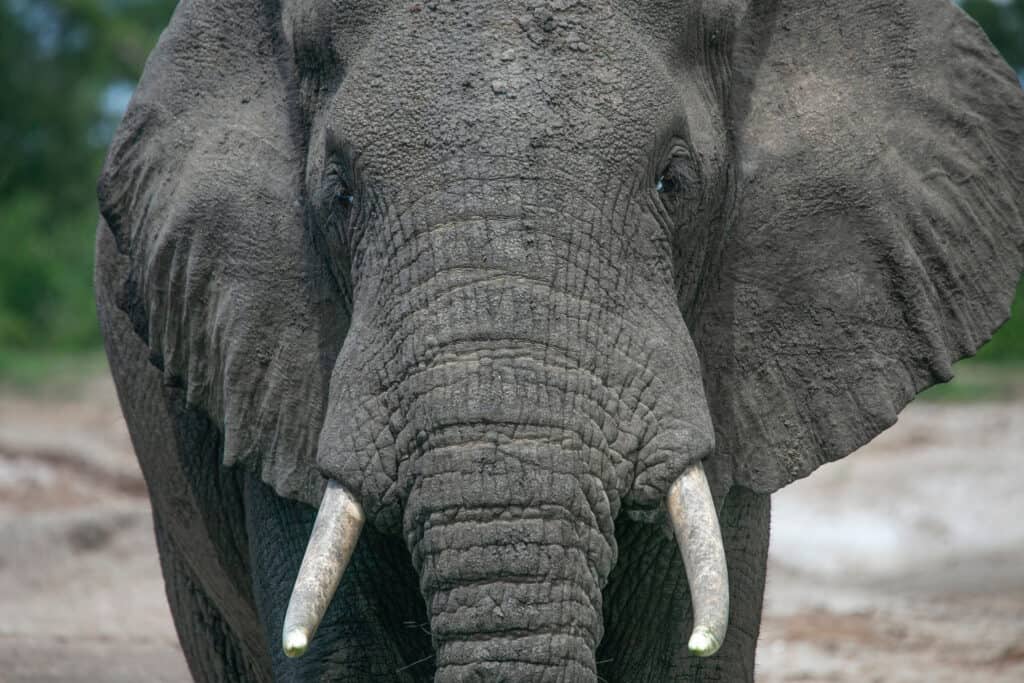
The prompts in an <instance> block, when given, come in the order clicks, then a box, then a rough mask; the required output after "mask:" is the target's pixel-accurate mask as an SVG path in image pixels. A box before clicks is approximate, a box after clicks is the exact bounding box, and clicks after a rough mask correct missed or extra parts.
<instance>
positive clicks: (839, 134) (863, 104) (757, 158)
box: [697, 0, 1024, 492]
mask: <svg viewBox="0 0 1024 683" xmlns="http://www.w3.org/2000/svg"><path fill="white" fill-rule="evenodd" d="M744 34H745V35H744V40H743V41H742V42H741V47H740V48H739V49H738V51H737V54H736V66H735V69H736V71H735V76H736V79H735V88H736V93H735V96H736V97H735V101H734V104H735V112H736V114H735V122H734V126H735V130H736V131H737V146H738V155H739V162H740V171H739V187H738V193H739V206H738V216H737V220H736V223H735V224H734V226H733V228H732V231H731V233H729V234H728V235H727V236H726V238H725V246H724V247H723V253H722V257H721V263H720V267H719V270H718V276H717V281H716V282H714V284H713V285H712V287H711V289H710V291H709V292H708V293H707V298H706V299H705V301H706V304H705V307H704V310H703V312H702V314H701V318H700V320H699V322H698V329H697V338H698V344H699V346H700V349H701V353H702V357H703V361H704V366H705V372H706V375H707V382H708V384H709V387H708V389H709V392H708V393H709V398H710V400H711V402H712V410H713V413H714V416H715V420H716V423H717V424H718V425H719V429H720V433H719V434H718V440H719V446H720V448H721V449H722V451H723V452H724V453H728V454H729V455H730V456H731V458H732V461H733V477H734V480H735V481H736V482H737V483H739V484H742V485H744V486H746V487H749V488H751V489H754V490H756V491H759V492H770V491H774V490H776V489H778V488H780V487H781V486H784V485H785V484H787V483H789V482H791V481H793V480H794V479H797V478H800V477H803V476H806V475H807V474H809V473H810V472H812V471H813V470H814V469H815V468H817V467H818V466H819V465H821V464H823V463H825V462H828V461H830V460H834V459H836V458H839V457H842V456H844V455H846V454H847V453H849V452H851V451H853V450H854V449H856V448H858V447H859V446H861V445H862V444H864V443H866V442H867V441H868V440H870V439H871V438H872V437H874V436H875V435H876V434H877V433H879V432H880V431H881V430H883V429H885V428H886V427H888V426H890V425H891V424H893V422H895V420H896V414H897V413H898V411H899V410H900V409H901V408H902V407H903V406H904V405H905V404H906V403H907V402H908V401H909V400H910V399H911V398H912V397H913V396H914V394H915V393H916V392H918V391H921V390H922V389H924V388H926V387H928V386H929V385H931V384H933V383H936V382H942V381H946V380H948V379H949V378H950V377H951V376H952V374H951V369H950V365H951V363H953V362H954V361H956V360H958V359H959V358H962V357H963V356H966V355H970V354H972V353H974V352H975V351H976V350H977V349H978V347H979V346H980V345H981V344H983V343H984V342H985V341H987V340H988V338H989V337H990V335H991V334H992V333H993V331H994V330H995V329H996V328H997V327H998V326H999V325H1000V324H1002V322H1003V321H1004V320H1005V319H1006V317H1007V316H1008V313H1009V304H1010V301H1011V298H1012V295H1013V292H1014V289H1015V286H1016V284H1017V281H1018V277H1019V276H1020V272H1021V265H1022V249H1024V151H1022V150H1024V93H1022V92H1021V89H1020V86H1019V84H1018V83H1017V79H1016V77H1015V75H1014V74H1013V72H1012V71H1011V70H1010V69H1009V67H1007V65H1006V64H1005V63H1003V61H1002V60H1001V59H1000V57H999V56H998V54H997V53H996V51H995V50H994V49H993V48H992V46H991V45H990V44H989V43H988V41H987V40H986V38H985V36H984V35H983V34H982V33H981V31H980V30H979V29H978V27H977V26H976V25H974V23H973V22H972V21H971V20H970V19H968V18H967V17H966V16H965V15H964V14H963V13H962V12H960V10H958V9H957V8H955V7H954V6H953V5H952V4H951V3H949V2H946V1H945V0H909V1H902V2H884V3H869V4H867V5H865V4H863V3H850V2H840V1H836V0H827V1H819V2H806V3H805V2H797V1H796V0H771V1H769V2H762V3H758V4H756V5H755V7H754V8H753V9H752V10H751V13H750V15H749V16H748V17H747V20H746V24H745V27H744Z"/></svg>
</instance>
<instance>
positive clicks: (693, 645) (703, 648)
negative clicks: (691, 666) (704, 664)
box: [688, 628, 720, 657]
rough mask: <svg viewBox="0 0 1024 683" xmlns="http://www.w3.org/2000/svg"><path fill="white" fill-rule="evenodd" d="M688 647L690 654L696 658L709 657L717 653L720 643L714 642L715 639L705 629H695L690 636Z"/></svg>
mask: <svg viewBox="0 0 1024 683" xmlns="http://www.w3.org/2000/svg"><path fill="white" fill-rule="evenodd" d="M688 647H689V648H690V652H692V653H693V654H695V655H697V656H698V657H710V656H711V655H713V654H715V653H716V652H718V648H719V647H720V643H719V642H718V641H717V640H715V637H714V636H713V635H711V632H710V631H709V630H707V629H706V628H697V629H694V631H693V635H691V636H690V643H689V646H688Z"/></svg>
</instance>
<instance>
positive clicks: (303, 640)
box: [283, 628, 309, 657]
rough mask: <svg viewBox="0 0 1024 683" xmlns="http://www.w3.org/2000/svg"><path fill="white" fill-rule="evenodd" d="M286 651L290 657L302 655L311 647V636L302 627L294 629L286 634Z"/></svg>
mask: <svg viewBox="0 0 1024 683" xmlns="http://www.w3.org/2000/svg"><path fill="white" fill-rule="evenodd" d="M283 646H284V653H285V654H286V655H288V656H289V657H301V656H302V655H304V654H306V649H307V648H308V647H309V637H308V636H307V635H306V632H305V631H303V630H302V629H298V628H295V629H292V630H291V631H288V633H286V634H285V635H284V642H283Z"/></svg>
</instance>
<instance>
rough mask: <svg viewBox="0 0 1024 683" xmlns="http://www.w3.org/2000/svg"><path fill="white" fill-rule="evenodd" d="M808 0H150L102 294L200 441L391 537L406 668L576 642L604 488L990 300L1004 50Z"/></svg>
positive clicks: (963, 33) (851, 372) (118, 156)
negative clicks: (197, 419) (204, 421)
mask: <svg viewBox="0 0 1024 683" xmlns="http://www.w3.org/2000/svg"><path fill="white" fill-rule="evenodd" d="M847 5H848V3H839V2H835V3H833V2H824V3H813V5H808V6H807V7H804V6H801V5H800V4H799V3H796V2H788V1H784V0H773V1H768V2H763V3H753V4H752V5H750V6H748V5H747V4H746V3H742V2H724V1H723V2H705V3H698V2H661V1H655V0H645V1H636V2H626V3H605V2H587V3H581V2H553V1H552V2H548V3H546V4H545V3H542V4H537V3H507V2H500V3H499V2H477V3H473V4H471V5H465V4H463V3H451V2H437V3H424V4H421V3H413V4H409V3H392V2H383V1H379V2H373V1H370V0H367V1H365V2H354V3H341V2H330V1H315V0H296V1H295V2H281V3H277V2H266V3H252V2H243V1H242V0H230V1H225V0H221V1H218V2H206V1H203V0H195V1H193V2H184V3H182V4H181V5H180V6H179V8H178V10H177V12H176V14H175V17H174V19H173V21H172V23H171V26H170V27H169V29H168V30H167V32H165V34H164V36H163V37H162V39H161V42H160V45H159V46H158V48H157V50H156V52H155V53H154V55H153V56H152V57H151V59H150V62H149V64H148V65H147V68H146V75H145V77H144V79H143V82H142V84H141V85H140V87H139V90H138V92H137V93H136V95H135V98H134V99H133V102H132V105H131V107H130V109H129V111H128V114H127V115H126V118H125V121H124V123H123V124H122V126H121V129H120V130H119V133H118V135H117V138H116V140H115V143H114V145H113V147H112V150H111V153H110V156H109V158H108V161H107V164H106V167H105V169H104V174H103V177H102V179H101V182H100V199H101V208H102V212H103V215H104V218H105V220H106V223H107V224H108V225H109V227H110V230H111V231H112V232H113V235H114V237H115V239H116V242H117V245H118V249H119V250H120V251H121V252H122V253H123V254H125V255H127V256H128V260H129V263H130V266H129V269H128V275H127V277H126V278H125V280H124V282H123V287H122V292H121V296H120V299H119V305H120V307H121V308H122V309H123V310H124V311H125V313H126V314H127V315H128V316H129V317H130V319H131V320H132V322H133V325H134V327H135V330H136V332H137V333H138V334H139V335H140V336H141V337H142V338H143V339H144V340H145V341H147V342H148V344H149V348H150V349H151V352H152V360H153V362H154V363H155V364H156V365H157V367H159V368H161V369H162V370H163V372H164V375H165V380H166V381H167V382H168V383H170V384H173V385H176V386H180V387H182V388H183V389H184V390H185V392H186V396H187V400H188V402H189V403H190V404H191V405H192V406H195V407H197V408H200V409H201V410H203V411H204V412H206V413H207V414H208V415H209V416H210V417H211V419H212V420H213V421H214V422H215V423H216V424H217V425H218V426H219V427H220V428H221V430H222V432H223V437H224V439H223V440H224V447H223V460H224V463H225V464H228V465H238V466H243V467H247V468H250V469H251V470H252V471H254V472H256V473H258V474H259V476H261V477H262V479H263V480H264V481H265V482H267V483H268V484H270V485H271V486H273V488H274V489H275V490H276V491H277V492H278V493H279V494H280V495H282V496H287V497H291V498H295V499H298V500H301V501H305V502H308V503H310V504H314V505H316V504H317V503H318V502H319V501H320V496H321V494H322V491H323V487H324V481H325V478H326V480H331V481H333V482H334V483H335V485H336V486H338V487H339V488H338V490H340V491H344V492H347V493H345V495H346V496H348V495H351V497H352V499H353V500H354V501H356V502H357V503H358V506H357V507H359V508H360V509H361V510H363V511H365V514H366V516H367V518H368V520H369V523H371V524H373V525H374V526H375V527H377V528H378V529H380V530H382V531H385V532H388V533H393V534H399V535H401V536H402V537H404V538H405V540H406V542H407V545H408V547H409V550H410V553H411V555H412V558H413V563H414V566H415V567H416V569H417V571H418V572H419V575H420V580H421V588H422V591H423V593H424V596H425V597H426V599H427V604H428V611H429V613H430V616H431V631H432V634H433V637H434V640H435V644H436V646H437V648H438V660H437V663H438V677H439V679H440V680H448V679H451V680H460V676H464V675H466V674H467V672H477V673H479V672H483V674H484V675H485V676H486V675H492V676H497V675H499V674H501V675H504V674H508V675H512V673H511V672H513V671H515V672H518V673H517V674H516V675H520V676H522V675H526V674H524V673H523V672H524V671H527V672H530V671H532V672H533V674H536V676H535V677H534V678H529V676H527V680H541V679H543V676H544V675H546V674H545V672H547V671H549V670H551V669H561V671H562V674H560V675H564V676H567V677H569V678H572V677H573V676H574V675H576V674H581V675H583V676H584V677H585V676H587V675H592V674H593V672H594V669H595V663H594V654H593V653H594V649H595V647H596V645H597V643H598V642H599V641H600V639H601V633H602V620H601V587H602V586H603V585H604V582H605V581H606V580H607V578H608V574H609V572H610V570H611V567H612V566H613V565H614V563H615V560H616V554H617V549H616V542H615V535H614V520H615V518H616V516H617V515H618V514H619V513H620V512H622V511H624V512H625V513H627V514H630V515H632V516H634V517H639V518H643V519H657V518H659V517H660V515H661V512H662V510H663V509H664V501H665V499H666V495H667V494H668V492H669V488H670V486H671V485H672V483H673V482H675V481H677V480H679V478H680V477H681V476H682V475H683V474H684V472H687V471H689V469H688V468H690V467H691V466H693V465H694V464H695V463H699V462H703V463H704V465H705V466H706V468H707V470H708V472H709V474H710V478H711V487H712V490H713V491H714V492H715V494H716V497H717V498H719V499H720V497H721V496H722V495H723V494H724V492H725V491H727V490H728V489H729V487H731V486H733V485H742V486H745V487H747V488H750V489H753V490H755V491H758V492H762V493H767V492H771V491H773V490H776V489H777V488H779V487H780V486H783V485H785V484H786V483H788V482H790V481H792V480H793V479H795V478H799V477H801V476H805V475H807V474H808V473H810V472H811V471H813V470H814V469H815V468H816V467H817V466H819V465H820V464H822V463H824V462H827V461H829V460H832V459H835V458H838V457H842V456H843V455H845V454H847V453H849V452H850V451H852V450H853V449H855V448H856V447H858V446H859V445H861V444H863V443H864V442H866V441H867V440H868V439H870V438H871V437H873V436H874V435H875V434H876V433H878V432H879V431H881V430H882V429H884V428H885V427H887V426H889V425H890V424H891V423H892V422H893V421H894V420H895V416H896V413H897V412H898V411H899V409H900V408H902V406H903V405H904V404H905V403H906V402H907V401H909V400H910V398H911V397H912V396H913V395H914V393H915V392H916V391H919V390H921V389H922V388H924V387H926V386H928V385H930V384H931V383H933V382H936V381H943V380H946V379H948V378H949V377H950V364H951V363H952V362H953V361H954V360H956V359H958V358H960V357H962V356H964V355H966V354H970V353H972V352H973V351H974V350H975V349H976V348H977V347H978V346H979V345H980V344H981V343H982V342H983V341H984V340H986V339H987V338H988V336H989V335H990V334H991V332H992V331H993V330H994V329H995V327H997V326H998V324H1000V323H1001V322H1002V320H1003V319H1005V316H1006V315H1007V311H1008V306H1009V299H1010V296H1011V295H1012V291H1013V288H1014V285H1015V284H1016V280H1017V278H1018V276H1019V273H1020V268H1021V261H1022V254H1021V247H1022V244H1024V233H1022V229H1024V203H1022V197H1024V177H1022V176H1021V171H1020V164H1019V158H1016V159H1015V158H1014V155H1015V154H1016V153H1017V150H1019V149H1020V148H1021V145H1022V143H1024V102H1022V99H1024V98H1022V96H1021V94H1020V92H1019V88H1018V86H1017V83H1016V80H1015V78H1014V76H1013V74H1012V73H1011V72H1010V71H1009V69H1008V68H1007V67H1006V66H1005V65H1004V64H1002V62H1001V61H1000V60H999V59H998V57H997V56H996V54H995V53H994V51H993V50H992V48H991V47H990V46H989V45H988V44H987V42H986V41H985V40H984V38H983V37H982V36H981V34H980V32H979V31H978V30H977V28H976V27H975V26H973V25H972V24H971V23H970V22H969V20H967V19H966V18H965V17H963V16H962V15H961V14H960V13H959V11H958V10H956V9H955V8H953V7H951V6H949V4H948V3H946V2H939V1H936V2H926V1H924V0H918V1H914V2H907V3H892V4H891V5H887V6H886V7H884V8H872V9H861V8H856V7H852V6H847ZM1017 156H1018V157H1019V154H1017ZM353 504H354V503H353ZM509 605H514V606H515V609H514V610H509V609H504V608H507V607H508V606H509ZM535 632H543V633H544V634H545V635H544V636H542V637H543V638H544V642H548V641H549V640H551V642H553V643H555V646H552V647H548V646H545V648H542V649H543V651H544V652H546V653H547V654H546V655H544V656H540V655H537V648H536V647H535V646H536V643H534V642H532V641H531V638H533V637H534V636H531V635H523V634H532V633H535ZM537 637H541V636H537ZM538 642H539V641H538ZM502 672H503V673H502ZM533 674H530V675H533Z"/></svg>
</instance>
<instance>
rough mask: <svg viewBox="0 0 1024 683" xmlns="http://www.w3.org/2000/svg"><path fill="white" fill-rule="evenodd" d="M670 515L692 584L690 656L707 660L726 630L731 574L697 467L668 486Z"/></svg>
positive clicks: (705, 481) (715, 516)
mask: <svg viewBox="0 0 1024 683" xmlns="http://www.w3.org/2000/svg"><path fill="white" fill-rule="evenodd" d="M668 513H669V516H670V517H671V519H672V528H673V529H674V530H675V534H676V542H677V543H678V544H679V551H680V552H681V553H682V555H683V565H684V566H685V567H686V578H687V580H688V581H689V582H690V598H691V600H692V602H693V633H692V634H691V635H690V642H689V648H690V652H692V653H693V654H695V655H697V656H699V657H710V656H711V655H713V654H715V652H717V651H718V648H719V647H721V645H722V641H723V640H724V639H725V631H726V628H727V627H728V626H729V573H728V571H727V569H726V566H725V547H724V546H723V545H722V531H721V529H720V528H719V525H718V513H717V511H716V510H715V503H714V500H712V498H711V487H709V486H708V478H707V476H706V475H705V474H704V466H703V465H702V464H700V463H699V462H698V463H695V464H693V465H690V466H689V467H687V468H686V470H684V471H683V473H682V475H680V477H679V478H678V479H676V481H675V483H673V484H672V487H671V488H670V489H669V491H668Z"/></svg>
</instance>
